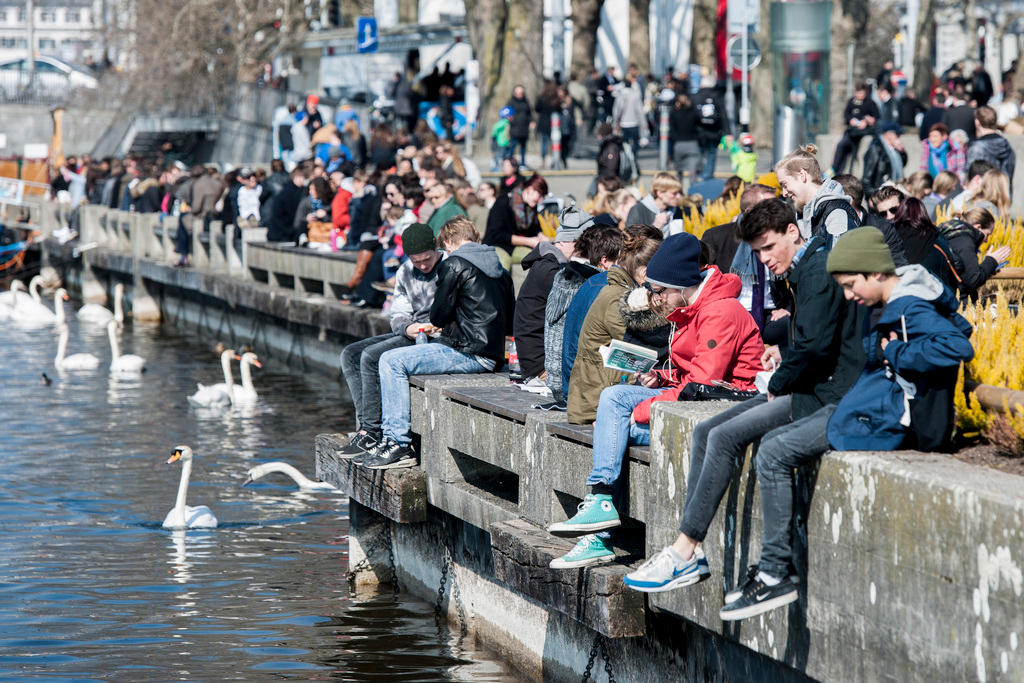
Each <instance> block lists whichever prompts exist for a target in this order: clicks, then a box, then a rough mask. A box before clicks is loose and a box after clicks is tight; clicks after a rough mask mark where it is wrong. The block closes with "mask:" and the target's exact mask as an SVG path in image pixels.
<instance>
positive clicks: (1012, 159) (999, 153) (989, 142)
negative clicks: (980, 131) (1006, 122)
mask: <svg viewBox="0 0 1024 683" xmlns="http://www.w3.org/2000/svg"><path fill="white" fill-rule="evenodd" d="M979 159H980V160H982V161H987V162H989V163H990V164H992V165H993V166H995V167H996V168H998V169H999V170H1000V171H1002V172H1003V173H1005V174H1006V175H1007V176H1009V178H1010V185H1011V187H1012V186H1013V171H1014V169H1015V168H1016V167H1017V154H1016V153H1015V152H1014V151H1013V147H1011V146H1010V143H1009V142H1007V141H1006V138H1004V137H1003V136H1002V135H1000V134H999V133H989V134H988V135H983V136H981V137H980V138H978V139H977V140H974V141H972V142H971V144H970V145H969V146H968V147H967V166H970V165H971V164H972V163H973V162H975V161H978V160H979Z"/></svg>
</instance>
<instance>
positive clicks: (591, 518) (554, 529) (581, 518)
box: [548, 493, 622, 537]
mask: <svg viewBox="0 0 1024 683" xmlns="http://www.w3.org/2000/svg"><path fill="white" fill-rule="evenodd" d="M576 510H577V511H576V514H575V515H574V516H573V517H572V519H567V520H565V521H564V522H555V523H554V524H552V525H551V526H549V527H548V533H549V534H553V535H555V536H572V537H575V536H582V535H583V534H592V533H594V532H595V531H604V530H606V529H614V528H615V527H617V526H619V525H620V524H622V522H621V521H619V513H618V512H617V511H616V510H615V506H614V505H612V497H611V496H610V495H608V494H607V493H588V494H587V497H586V498H584V499H583V502H582V503H580V505H579V507H578V508H577V509H576Z"/></svg>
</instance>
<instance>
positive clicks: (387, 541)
mask: <svg viewBox="0 0 1024 683" xmlns="http://www.w3.org/2000/svg"><path fill="white" fill-rule="evenodd" d="M384 545H385V547H386V548H387V549H388V564H389V565H390V566H391V594H392V595H393V596H394V597H396V598H397V597H398V591H399V586H398V567H397V566H396V565H395V546H394V543H392V541H391V520H390V519H386V520H384Z"/></svg>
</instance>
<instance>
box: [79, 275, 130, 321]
mask: <svg viewBox="0 0 1024 683" xmlns="http://www.w3.org/2000/svg"><path fill="white" fill-rule="evenodd" d="M123 296H124V285H123V284H121V283H120V282H118V283H117V284H116V285H115V286H114V312H113V313H111V312H110V310H109V309H108V308H106V307H105V306H100V305H99V304H85V305H84V306H82V307H81V308H79V309H78V314H77V315H78V319H79V320H81V321H82V322H84V323H91V324H93V325H106V324H107V323H109V322H110V321H111V320H116V321H117V323H118V325H123V324H124V308H123V307H122V305H121V298H122V297H123Z"/></svg>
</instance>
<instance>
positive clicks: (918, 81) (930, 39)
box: [911, 0, 935, 104]
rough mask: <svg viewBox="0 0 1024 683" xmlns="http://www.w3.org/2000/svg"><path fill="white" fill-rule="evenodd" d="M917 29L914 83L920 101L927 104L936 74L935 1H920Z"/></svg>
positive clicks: (915, 35) (915, 33)
mask: <svg viewBox="0 0 1024 683" xmlns="http://www.w3.org/2000/svg"><path fill="white" fill-rule="evenodd" d="M920 2H921V4H920V6H919V7H918V10H917V29H916V30H915V32H914V83H913V84H912V86H911V87H912V89H913V91H914V92H916V93H917V98H918V101H920V102H922V103H925V104H927V103H928V102H929V95H930V94H931V90H932V82H933V81H934V79H935V74H934V73H932V48H933V47H934V44H935V0H920Z"/></svg>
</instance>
